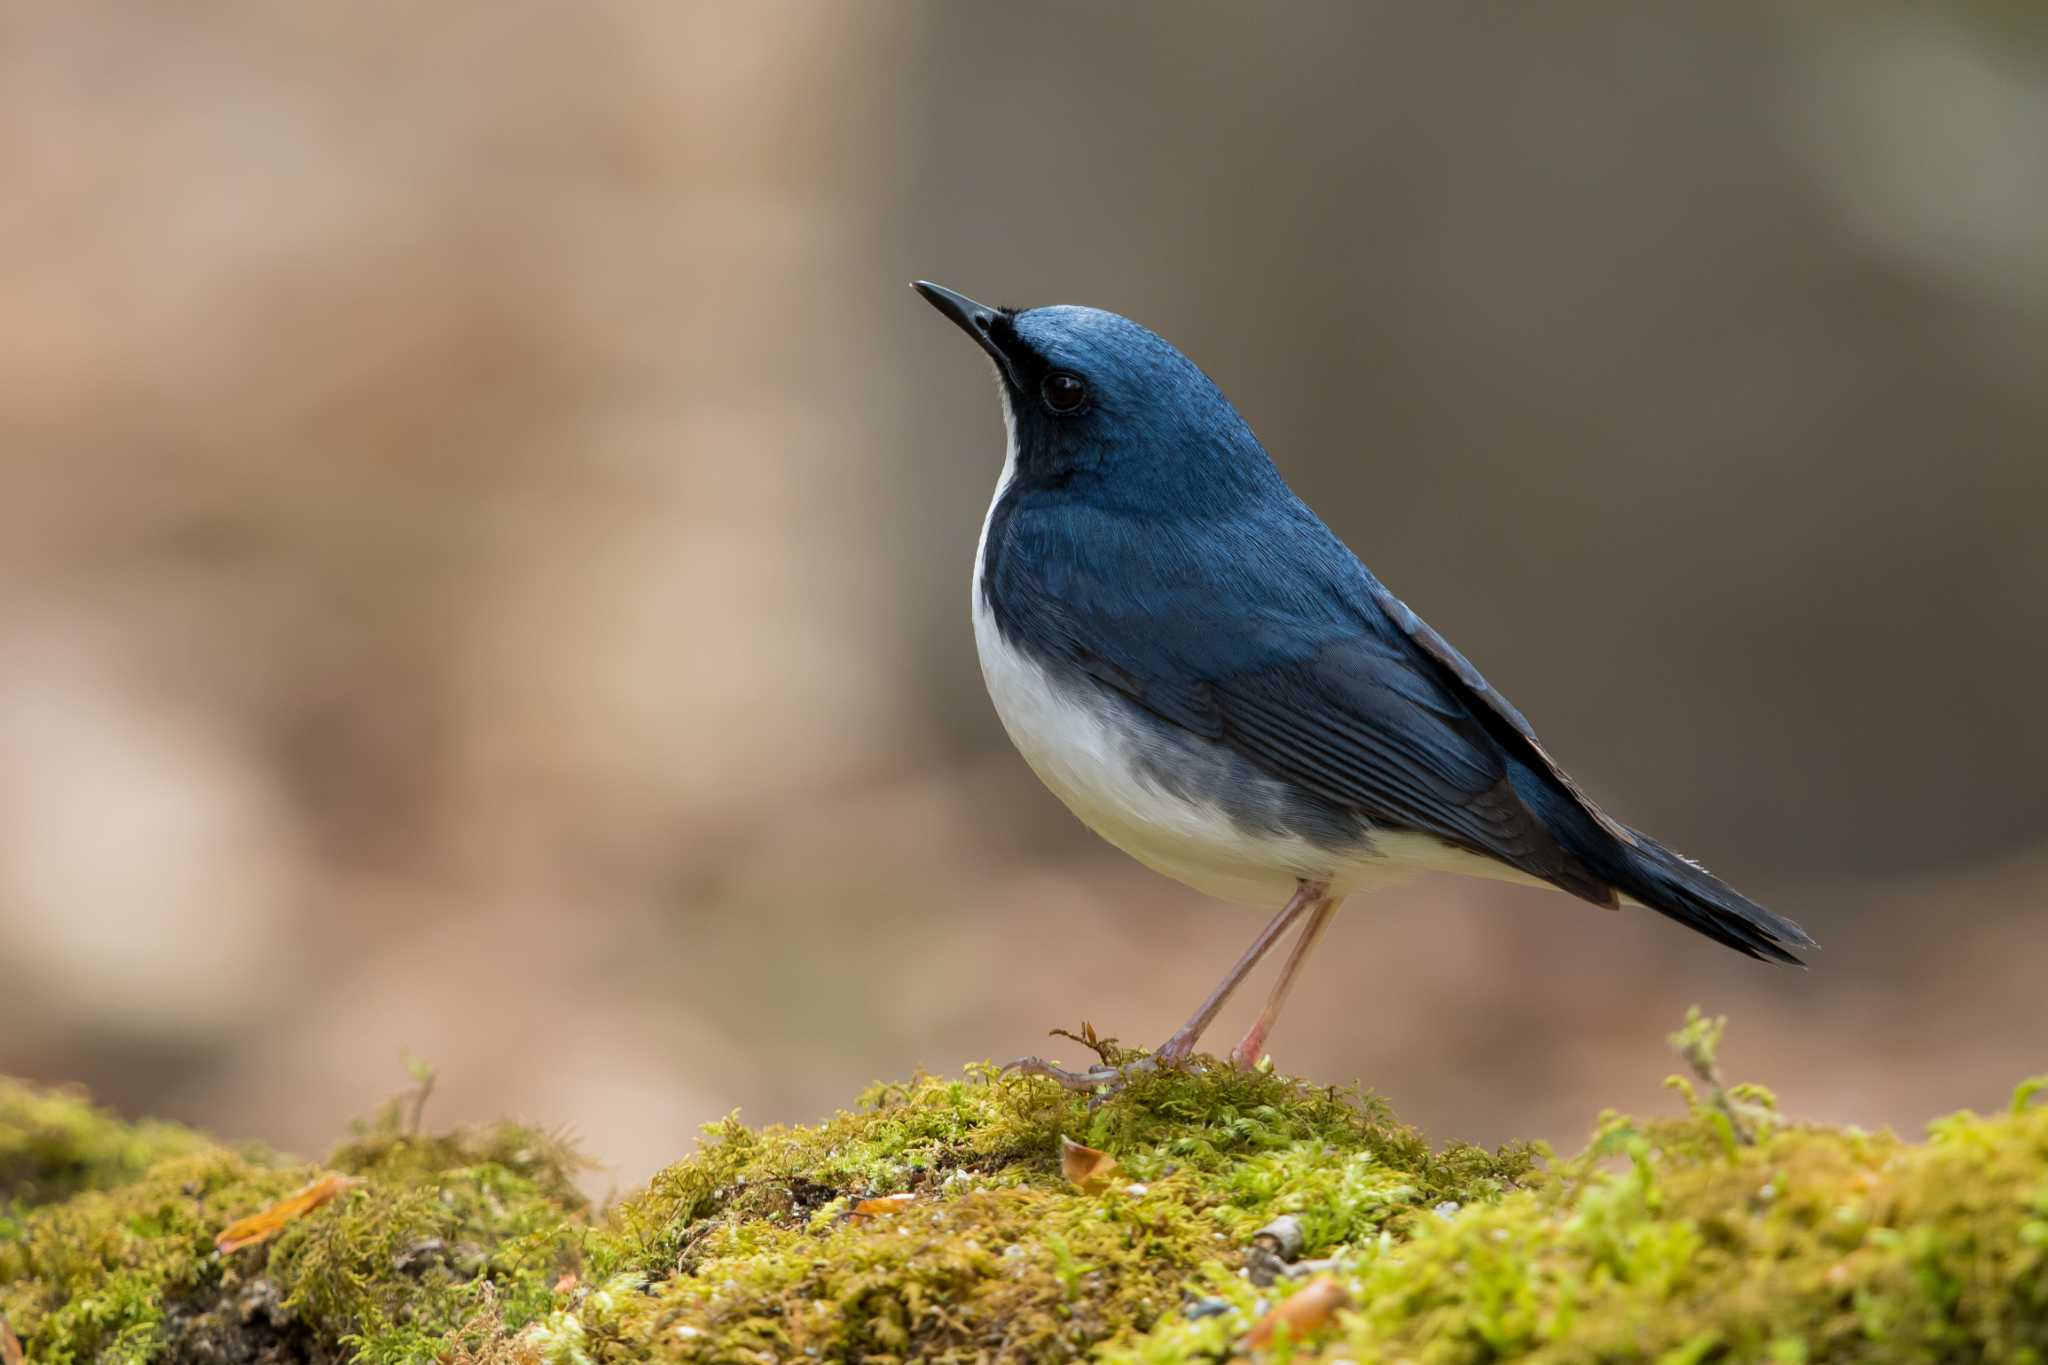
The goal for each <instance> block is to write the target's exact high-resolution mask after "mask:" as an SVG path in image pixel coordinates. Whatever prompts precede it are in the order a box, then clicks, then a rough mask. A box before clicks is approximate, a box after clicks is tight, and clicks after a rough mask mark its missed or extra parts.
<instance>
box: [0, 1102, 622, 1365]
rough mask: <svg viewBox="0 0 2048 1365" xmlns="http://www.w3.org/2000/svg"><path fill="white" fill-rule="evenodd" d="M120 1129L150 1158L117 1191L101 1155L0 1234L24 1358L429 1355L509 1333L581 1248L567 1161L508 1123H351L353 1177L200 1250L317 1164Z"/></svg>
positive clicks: (0, 1310) (7, 1304)
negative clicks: (456, 1129)
mask: <svg viewBox="0 0 2048 1365" xmlns="http://www.w3.org/2000/svg"><path fill="white" fill-rule="evenodd" d="M67 1102H70V1103H77V1102H76V1101H75V1100H69V1101H67ZM99 1121H100V1122H102V1123H105V1122H108V1121H106V1120H104V1119H103V1118H102V1119H99ZM132 1136H133V1142H134V1144H135V1149H137V1150H139V1149H141V1148H144V1147H147V1146H148V1145H150V1144H156V1145H157V1146H159V1147H161V1148H162V1149H163V1150H164V1151H165V1153H166V1154H165V1155H164V1156H163V1157H162V1158H161V1159H159V1160H156V1161H155V1162H153V1163H152V1164H148V1165H147V1166H146V1167H145V1168H144V1169H142V1170H140V1171H139V1172H135V1173H132V1174H131V1175H130V1178H129V1179H127V1180H126V1181H125V1183H115V1180H114V1176H113V1173H112V1168H111V1167H110V1166H105V1165H103V1166H101V1167H99V1168H97V1169H98V1170H99V1171H100V1174H99V1177H98V1178H97V1179H96V1180H95V1181H93V1182H89V1183H97V1184H103V1185H107V1186H108V1188H91V1189H86V1190H84V1191H82V1192H80V1193H77V1194H74V1195H73V1196H72V1197H70V1198H68V1199H65V1200H62V1201H61V1202H53V1203H46V1204H44V1205H43V1206H42V1207H39V1208H34V1209H23V1210H22V1211H21V1212H20V1213H19V1215H18V1216H15V1217H13V1218H11V1219H10V1220H9V1221H8V1222H7V1223H6V1224H5V1225H0V1314H4V1315H5V1317H6V1319H7V1321H8V1323H9V1325H10V1326H11V1327H12V1329H13V1330H14V1331H15V1333H16V1334H17V1335H19V1336H20V1338H21V1339H22V1341H23V1343H24V1345H25V1346H26V1348H27V1350H28V1353H29V1358H30V1359H32V1360H35V1361H37V1362H39V1365H41V1363H43V1362H48V1365H62V1363H63V1362H71V1361H81V1362H82V1361H109V1362H144V1361H157V1360H179V1361H184V1360H200V1361H205V1360H222V1361H226V1360H244V1359H247V1360H254V1359H258V1358H264V1353H265V1352H268V1351H276V1350H280V1349H282V1350H285V1351H287V1353H288V1354H287V1355H286V1358H290V1359H306V1360H339V1359H354V1360H365V1361H415V1360H427V1359H432V1358H434V1357H435V1355H437V1354H438V1353H439V1351H440V1350H441V1349H442V1348H443V1346H444V1345H446V1344H449V1343H453V1342H457V1341H460V1340H461V1339H462V1337H463V1331H464V1328H465V1327H466V1326H467V1327H469V1328H470V1330H471V1334H472V1335H475V1334H478V1333H482V1332H486V1331H488V1332H492V1333H495V1332H501V1331H505V1330H511V1329H513V1328H516V1327H518V1326H520V1325H523V1324H524V1323H525V1322H526V1321H528V1320H529V1319H531V1318H533V1317H535V1316H537V1315H538V1314H539V1313H541V1312H542V1311H544V1310H545V1309H547V1308H548V1306H549V1305H550V1301H551V1293H550V1286H551V1285H552V1284H553V1282H554V1280H555V1278H556V1277H557V1276H558V1275H560V1274H561V1273H562V1272H563V1271H564V1270H565V1269H567V1268H568V1267H569V1266H570V1265H572V1264H574V1263H575V1261H576V1259H577V1258H578V1257H579V1256H580V1254H581V1248H582V1238H583V1236H584V1234H585V1219H584V1216H583V1215H584V1203H583V1200H582V1197H581V1196H580V1195H579V1194H577V1193H576V1191H575V1187H574V1183H573V1175H574V1173H575V1171H576V1169H577V1165H578V1163H577V1162H576V1160H575V1158H574V1155H573V1153H570V1152H569V1151H568V1150H567V1149H566V1148H564V1147H563V1146H562V1144H560V1143H559V1142H556V1141H554V1140H552V1139H549V1138H547V1137H546V1136H545V1135H542V1134H538V1133H534V1132H532V1131H531V1130H527V1129H523V1128H519V1127H517V1126H514V1125H498V1126H494V1127H491V1128H486V1129H480V1130H476V1131H474V1132H464V1133H457V1134H452V1135H447V1136H442V1137H434V1138H415V1137H410V1136H406V1135H404V1134H402V1133H400V1132H398V1131H397V1130H396V1128H395V1126H394V1125H392V1124H390V1123H386V1124H383V1125H380V1126H379V1127H377V1128H375V1129H370V1130H366V1131H365V1132H363V1133H362V1134H359V1135H358V1137H357V1138H356V1139H355V1140H353V1141H351V1142H349V1143H347V1144H345V1145H344V1146H343V1147H341V1148H340V1149H339V1150H338V1151H337V1152H336V1153H335V1154H334V1157H333V1159H332V1161H331V1162H330V1169H332V1170H335V1171H340V1172H343V1173H347V1174H351V1175H355V1176H358V1177H360V1178H361V1183H360V1184H359V1185H357V1186H355V1187H354V1188H352V1189H350V1190H349V1191H348V1192H347V1193H345V1194H344V1195H342V1196H341V1197H340V1198H337V1199H335V1200H334V1201H332V1202H331V1203H329V1204H328V1205H326V1206H325V1207H322V1208H320V1209H318V1210H315V1211H314V1212H312V1213H310V1214H307V1215H305V1216H304V1217H302V1218H300V1219H298V1220H295V1221H294V1222H292V1223H291V1224H289V1225H288V1226H287V1227H286V1228H285V1229H284V1230H283V1231H282V1232H281V1233H280V1234H279V1235H278V1236H277V1237H276V1238H275V1239H274V1240H273V1241H271V1242H269V1243H266V1244H264V1245H262V1246H260V1247H256V1248H251V1249H246V1250H243V1251H240V1252H237V1253H234V1254H232V1255H227V1256H222V1255H221V1254H219V1253H218V1252H216V1250H215V1248H214V1239H215V1237H216V1236H217V1235H218V1234H219V1233H220V1232H221V1230H222V1229H223V1228H225V1227H226V1226H227V1225H228V1224H229V1223H231V1222H233V1221H234V1220H235V1219H237V1218H240V1217H243V1216H245V1215H248V1214H251V1213H255V1212H257V1211H259V1210H261V1209H263V1208H265V1207H267V1206H269V1205H271V1204H273V1203H275V1202H277V1201H278V1200H280V1199H282V1198H284V1197H286V1196H287V1195H290V1194H292V1193H293V1192H295V1191H296V1190H298V1189H300V1188H301V1187H303V1186H305V1185H306V1184H307V1183H309V1182H310V1181H311V1180H312V1179H314V1178H315V1177H316V1176H317V1175H318V1174H319V1172H318V1170H316V1169H314V1168H310V1167H305V1166H295V1165H287V1164H283V1163H281V1162H279V1161H277V1160H276V1159H275V1158H270V1157H268V1156H266V1155H265V1154H262V1153H246V1152H235V1151H231V1150H228V1149H226V1148H223V1147H219V1146H216V1145H213V1144H210V1143H207V1142H206V1141H205V1140H204V1139H200V1138H197V1137H195V1136H192V1135H189V1134H188V1135H182V1136H178V1137H175V1138H171V1137H167V1136H166V1135H165V1134H164V1133H163V1132H161V1131H159V1130H157V1129H155V1128H152V1127H149V1126H144V1127H140V1128H137V1129H135V1130H134V1131H133V1135H132ZM103 1146H104V1148H105V1150H108V1151H124V1150H130V1149H127V1148H123V1147H122V1146H121V1145H120V1144H118V1143H113V1142H111V1141H109V1142H106V1143H104V1144H103ZM129 1164H130V1166H131V1167H132V1166H133V1165H134V1164H136V1163H134V1162H130V1163H129Z"/></svg>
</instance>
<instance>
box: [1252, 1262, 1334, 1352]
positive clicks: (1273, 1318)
mask: <svg viewBox="0 0 2048 1365" xmlns="http://www.w3.org/2000/svg"><path fill="white" fill-rule="evenodd" d="M1350 1302H1351V1296H1350V1295H1349V1294H1347V1293H1345V1292H1344V1286H1343V1285H1341V1284H1339V1283H1338V1282H1337V1281H1336V1279H1335V1278H1334V1277H1332V1276H1329V1275H1322V1276H1319V1277H1317V1278H1316V1279H1313V1280H1310V1281H1309V1282H1308V1283H1307V1284H1305V1285H1303V1286H1302V1287H1301V1289H1300V1290H1299V1291H1298V1292H1296V1293H1295V1294H1294V1295H1293V1296H1292V1297H1291V1298H1289V1299H1288V1300H1287V1301H1286V1302H1284V1303H1280V1304H1276V1305H1274V1308H1273V1311H1272V1312H1270V1313H1268V1314H1266V1316H1264V1317H1263V1318H1260V1319H1259V1321H1258V1324H1257V1325H1256V1326H1254V1327H1253V1328H1252V1330H1251V1332H1250V1334H1249V1335H1247V1336H1246V1337H1245V1339H1244V1344H1245V1345H1246V1346H1248V1347H1250V1348H1251V1349H1252V1350H1254V1351H1256V1350H1259V1349H1261V1348H1262V1347H1264V1346H1265V1345H1266V1344H1267V1343H1269V1342H1271V1341H1272V1340H1273V1335H1274V1333H1276V1332H1278V1331H1279V1330H1280V1329H1281V1328H1282V1327H1285V1328H1286V1329H1287V1339H1288V1340H1289V1341H1300V1340H1301V1339H1302V1338H1303V1337H1305V1336H1307V1335H1308V1334H1309V1333H1310V1332H1313V1331H1315V1330H1316V1329H1317V1328H1319V1327H1322V1326H1323V1325H1325V1324H1326V1323H1328V1322H1329V1320H1330V1318H1331V1316H1332V1315H1333V1314H1335V1313H1336V1311H1337V1310H1338V1309H1339V1308H1342V1307H1344V1306H1345V1305H1346V1304H1348V1303H1350Z"/></svg>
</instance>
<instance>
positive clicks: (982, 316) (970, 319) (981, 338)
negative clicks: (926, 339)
mask: <svg viewBox="0 0 2048 1365" xmlns="http://www.w3.org/2000/svg"><path fill="white" fill-rule="evenodd" d="M910 287H911V288H912V289H915V290H916V291H917V292H918V293H920V294H922V295H924V301H925V302H926V303H929V304H930V305H931V306H932V307H934V308H936V309H938V310H939V311H940V312H941V313H944V314H945V315H946V316H947V317H948V318H951V319H952V321H953V325H954V326H955V327H958V328H959V329H960V330H961V331H963V332H965V333H967V335H969V336H971V337H973V338H974V344H975V345H977V346H979V347H981V349H982V350H984V351H987V352H988V354H989V358H990V359H991V360H993V361H995V362H996V368H998V369H1000V370H1001V371H1002V372H1003V374H1004V376H1005V377H1007V378H1008V379H1009V380H1010V382H1011V383H1012V384H1014V383H1016V380H1017V376H1016V374H1015V373H1014V372H1013V371H1012V370H1011V368H1010V358H1009V357H1008V356H1006V355H1004V354H1003V349H1002V347H1000V346H998V345H996V340H995V337H994V335H993V334H992V332H991V330H990V329H991V328H993V327H994V326H995V320H996V310H995V309H993V308H991V307H989V306H988V305H987V304H985V303H976V302H975V301H974V300H973V299H970V298H968V297H967V296H966V295H965V294H956V293H954V292H953V291H952V290H950V289H948V288H946V287H945V286H944V285H938V284H933V283H932V282H931V281H930V280H914V281H912V282H911V285H910Z"/></svg>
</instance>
